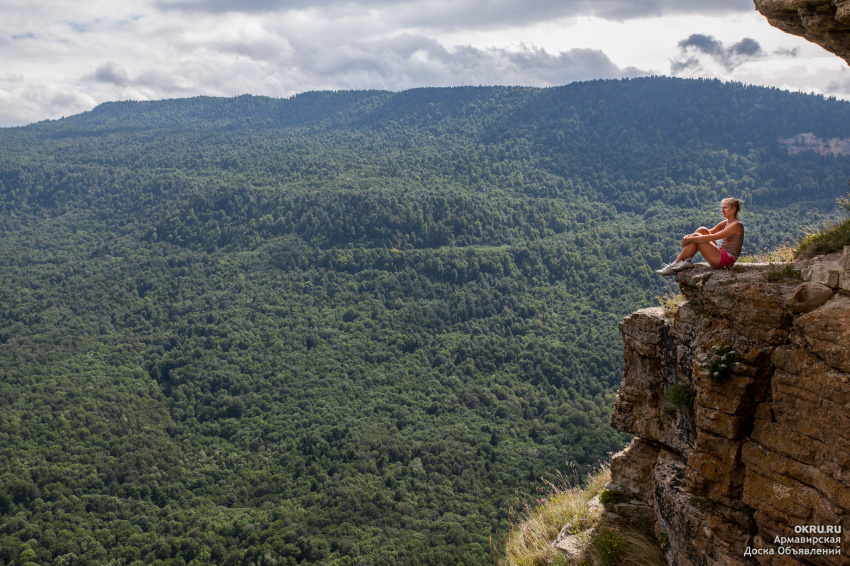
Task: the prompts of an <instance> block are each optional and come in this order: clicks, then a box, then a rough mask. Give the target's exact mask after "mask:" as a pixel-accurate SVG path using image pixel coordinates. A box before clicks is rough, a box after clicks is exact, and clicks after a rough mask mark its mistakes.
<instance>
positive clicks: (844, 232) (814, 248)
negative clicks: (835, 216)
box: [797, 218, 850, 258]
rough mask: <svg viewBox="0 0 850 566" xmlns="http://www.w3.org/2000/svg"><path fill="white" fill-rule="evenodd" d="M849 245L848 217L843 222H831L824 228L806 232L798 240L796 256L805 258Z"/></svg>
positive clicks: (835, 250) (849, 221)
mask: <svg viewBox="0 0 850 566" xmlns="http://www.w3.org/2000/svg"><path fill="white" fill-rule="evenodd" d="M844 246H850V218H848V219H847V220H845V221H844V222H833V223H830V224H827V225H826V226H825V227H824V228H821V229H819V230H815V231H812V232H810V233H809V234H807V235H806V236H805V237H804V238H803V239H802V240H800V246H799V248H798V250H797V257H799V258H807V257H815V256H816V255H821V254H828V253H830V252H837V251H841V250H842V249H844Z"/></svg>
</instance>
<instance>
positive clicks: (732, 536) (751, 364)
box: [608, 246, 850, 566]
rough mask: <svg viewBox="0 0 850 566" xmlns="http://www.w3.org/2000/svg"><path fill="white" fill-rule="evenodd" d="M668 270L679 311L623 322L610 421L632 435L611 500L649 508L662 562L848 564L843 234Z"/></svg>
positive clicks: (615, 466)
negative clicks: (822, 244)
mask: <svg viewBox="0 0 850 566" xmlns="http://www.w3.org/2000/svg"><path fill="white" fill-rule="evenodd" d="M677 281H678V283H679V286H680V289H681V290H682V292H683V294H684V295H685V297H686V298H687V303H685V304H684V305H683V306H682V307H680V308H679V310H678V312H677V313H676V315H675V316H674V318H673V320H671V319H670V318H668V317H667V316H665V314H664V312H663V311H662V309H660V308H650V309H644V310H640V311H638V312H636V313H634V314H632V315H630V316H629V317H627V318H626V319H625V320H624V321H623V322H622V324H621V325H620V330H621V332H622V335H623V344H624V357H625V371H624V374H623V380H622V384H621V386H620V390H619V393H618V395H617V401H616V406H615V410H614V413H613V415H612V416H611V423H612V425H614V426H615V427H616V428H618V429H619V430H622V431H624V432H628V433H631V434H633V435H634V436H635V438H634V440H633V441H632V443H631V445H630V446H629V447H628V448H627V449H626V450H625V451H623V452H621V453H620V454H618V455H617V456H615V457H614V460H613V462H612V465H611V472H612V482H611V484H609V486H608V488H609V489H610V490H611V491H612V492H613V493H614V494H615V496H616V498H615V501H618V502H617V503H615V504H611V505H609V507H608V511H609V512H611V513H612V514H614V515H616V516H618V517H620V518H623V519H629V520H634V519H643V520H649V521H650V522H651V524H654V525H655V529H656V532H657V534H658V535H659V536H660V537H661V540H663V541H667V542H668V543H669V548H668V550H667V559H668V563H669V564H671V565H680V566H686V565H714V564H734V565H739V564H740V565H742V564H765V565H779V564H782V565H785V564H818V565H822V564H823V565H839V564H850V558H848V556H850V537H848V536H847V534H846V533H845V532H844V529H845V528H850V246H848V247H846V248H845V249H844V253H843V254H833V255H832V256H825V257H820V258H815V259H814V260H807V261H805V262H799V263H797V264H787V265H786V264H781V265H757V264H752V265H739V266H736V267H735V268H733V269H731V270H725V271H716V270H711V269H709V268H708V267H698V268H696V269H693V270H690V271H685V272H682V273H680V274H679V275H678V276H677ZM724 357H725V359H723V358H724ZM724 366H725V367H724ZM709 374H710V375H709ZM812 530H814V531H819V532H817V533H813V532H808V531H812ZM837 531H841V532H837ZM783 539H786V540H783ZM811 539H818V540H817V543H816V544H812V543H813V541H812V540H811Z"/></svg>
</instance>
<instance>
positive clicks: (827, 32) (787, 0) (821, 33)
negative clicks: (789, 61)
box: [753, 0, 850, 64]
mask: <svg viewBox="0 0 850 566" xmlns="http://www.w3.org/2000/svg"><path fill="white" fill-rule="evenodd" d="M753 3H754V4H755V6H756V10H758V11H759V12H761V14H762V15H763V16H765V17H766V18H767V21H768V22H770V25H772V26H773V27H775V28H779V29H781V30H782V31H784V32H786V33H790V34H793V35H799V36H801V37H805V38H806V39H808V40H809V41H811V42H812V43H816V44H818V45H820V46H821V47H823V48H824V49H826V50H827V51H830V52H832V53H835V54H836V55H838V56H839V57H841V58H842V59H844V60H845V61H847V63H848V64H850V0H753Z"/></svg>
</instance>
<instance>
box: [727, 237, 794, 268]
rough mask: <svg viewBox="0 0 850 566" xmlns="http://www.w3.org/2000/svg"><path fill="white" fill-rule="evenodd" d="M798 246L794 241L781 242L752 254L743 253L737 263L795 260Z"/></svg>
mask: <svg viewBox="0 0 850 566" xmlns="http://www.w3.org/2000/svg"><path fill="white" fill-rule="evenodd" d="M796 253H797V246H795V245H794V243H793V242H792V241H788V242H785V243H783V244H779V245H777V246H775V247H773V248H770V249H769V248H764V250H763V251H760V252H756V253H754V254H751V255H742V256H741V257H739V258H738V261H737V262H736V263H783V262H789V261H794V258H795V256H796Z"/></svg>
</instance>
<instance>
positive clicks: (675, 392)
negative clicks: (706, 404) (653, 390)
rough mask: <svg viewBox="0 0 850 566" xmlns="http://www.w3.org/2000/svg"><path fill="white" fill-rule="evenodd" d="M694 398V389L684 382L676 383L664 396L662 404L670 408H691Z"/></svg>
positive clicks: (695, 394)
mask: <svg viewBox="0 0 850 566" xmlns="http://www.w3.org/2000/svg"><path fill="white" fill-rule="evenodd" d="M696 399H697V393H696V391H694V390H693V389H691V388H690V387H688V386H687V385H685V384H684V383H677V384H676V385H674V386H673V387H671V388H670V389H669V390H668V391H667V394H666V395H665V396H664V405H665V406H667V407H668V408H670V409H680V410H681V409H691V408H693V406H694V402H695V401H696Z"/></svg>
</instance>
